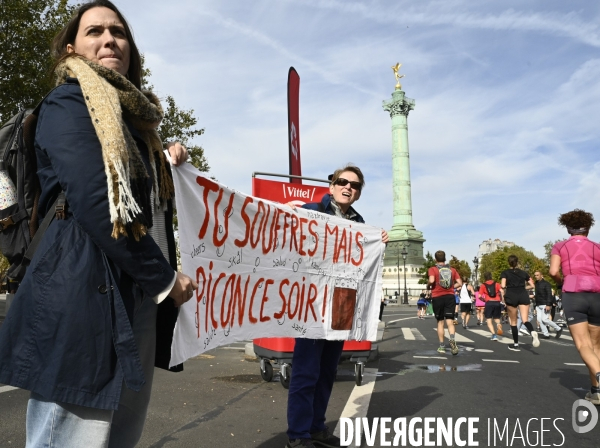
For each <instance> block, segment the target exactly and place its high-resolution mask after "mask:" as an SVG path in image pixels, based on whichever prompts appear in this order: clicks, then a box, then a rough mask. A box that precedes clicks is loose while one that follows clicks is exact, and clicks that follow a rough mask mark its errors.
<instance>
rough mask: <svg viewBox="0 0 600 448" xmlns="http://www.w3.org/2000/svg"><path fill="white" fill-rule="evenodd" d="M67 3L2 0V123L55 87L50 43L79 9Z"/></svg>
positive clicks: (38, 0) (0, 100) (0, 40)
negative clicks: (76, 9) (75, 10)
mask: <svg viewBox="0 0 600 448" xmlns="http://www.w3.org/2000/svg"><path fill="white" fill-rule="evenodd" d="M67 3H68V2H67V0H0V11H1V13H0V52H1V53H0V123H4V122H6V121H7V120H8V119H9V118H10V117H12V116H13V115H15V114H16V113H17V112H18V111H19V109H21V108H24V107H34V106H35V105H36V104H37V103H38V102H39V101H40V100H41V99H42V98H43V97H44V95H46V93H48V92H49V91H50V90H51V89H52V87H53V86H54V80H53V77H52V74H51V68H52V57H51V55H50V43H51V42H52V39H53V38H54V35H55V34H56V33H57V32H58V31H59V30H60V29H61V28H62V27H63V26H64V25H65V24H66V22H67V21H68V20H69V18H70V17H71V14H72V13H73V11H74V9H75V7H74V6H72V5H68V4H67Z"/></svg>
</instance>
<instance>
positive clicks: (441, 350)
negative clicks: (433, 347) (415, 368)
mask: <svg viewBox="0 0 600 448" xmlns="http://www.w3.org/2000/svg"><path fill="white" fill-rule="evenodd" d="M437 351H438V353H446V347H444V346H443V345H440V346H439V347H438V349H437Z"/></svg>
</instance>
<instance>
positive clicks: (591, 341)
mask: <svg viewBox="0 0 600 448" xmlns="http://www.w3.org/2000/svg"><path fill="white" fill-rule="evenodd" d="M558 223H559V224H560V225H562V226H565V227H566V228H567V231H568V232H569V234H570V235H571V237H570V238H569V239H568V240H565V241H560V242H558V243H556V244H555V245H554V247H553V248H552V253H551V257H550V276H551V277H552V278H553V279H554V280H556V283H557V285H560V284H561V283H562V284H563V286H562V304H563V309H564V310H565V314H566V316H567V324H568V325H569V331H570V332H571V336H572V337H573V342H575V346H576V347H577V350H579V355H580V356H581V359H583V362H585V365H586V366H587V368H588V370H589V372H590V379H591V382H592V389H591V391H590V392H588V393H587V394H586V396H585V399H586V400H588V401H590V402H591V403H593V404H595V405H600V387H599V386H600V384H599V382H600V358H599V357H598V354H600V245H599V244H597V243H594V242H593V241H590V240H589V239H588V238H587V236H588V233H589V231H590V227H592V226H593V225H594V217H593V216H592V214H591V213H587V212H585V211H583V210H578V209H575V210H573V211H572V212H569V213H565V214H563V215H560V217H559V218H558ZM561 267H562V274H563V275H562V277H564V279H563V278H562V277H561V275H560V268H561Z"/></svg>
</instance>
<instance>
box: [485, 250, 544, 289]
mask: <svg viewBox="0 0 600 448" xmlns="http://www.w3.org/2000/svg"><path fill="white" fill-rule="evenodd" d="M509 255H516V256H517V257H518V258H519V267H520V268H521V269H523V270H526V271H527V272H528V273H529V275H531V277H532V278H533V273H534V272H535V271H540V272H541V273H542V275H543V276H544V278H545V279H546V280H548V281H549V282H550V283H551V284H552V286H553V287H554V286H555V285H554V281H553V280H552V279H551V278H550V275H549V274H548V269H549V267H548V264H547V263H546V260H545V259H543V258H538V257H536V256H535V255H534V254H533V252H531V251H528V250H526V249H525V248H523V247H521V246H513V247H505V248H503V249H498V250H497V251H495V252H492V253H490V254H486V255H484V256H483V258H482V259H481V264H480V273H482V274H483V273H485V272H491V273H492V278H493V279H494V280H495V281H497V282H500V274H502V271H504V270H506V269H509V268H510V266H509V265H508V256H509ZM526 266H528V269H525V267H526Z"/></svg>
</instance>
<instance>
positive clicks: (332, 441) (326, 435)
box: [310, 428, 342, 448]
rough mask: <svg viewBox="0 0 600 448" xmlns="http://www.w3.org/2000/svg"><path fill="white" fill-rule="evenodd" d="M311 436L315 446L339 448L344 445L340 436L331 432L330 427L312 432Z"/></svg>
mask: <svg viewBox="0 0 600 448" xmlns="http://www.w3.org/2000/svg"><path fill="white" fill-rule="evenodd" d="M310 437H311V438H312V442H313V444H314V446H315V447H319V446H322V447H325V448H337V447H341V446H342V445H341V441H340V438H339V437H337V436H334V435H333V434H331V433H330V432H329V428H325V429H324V430H323V431H319V432H313V433H311V434H310Z"/></svg>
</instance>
